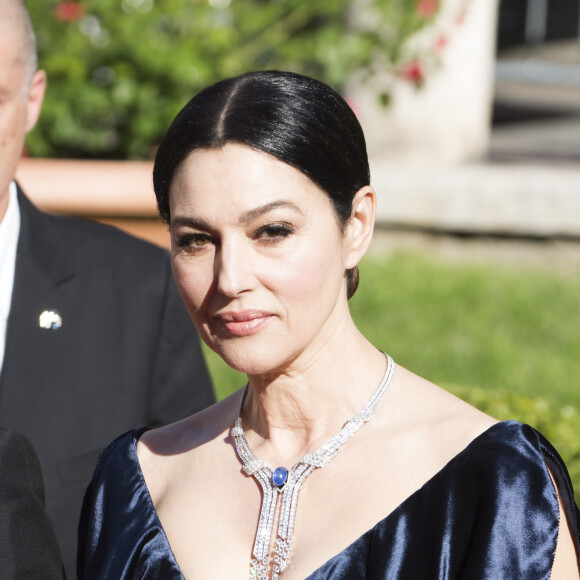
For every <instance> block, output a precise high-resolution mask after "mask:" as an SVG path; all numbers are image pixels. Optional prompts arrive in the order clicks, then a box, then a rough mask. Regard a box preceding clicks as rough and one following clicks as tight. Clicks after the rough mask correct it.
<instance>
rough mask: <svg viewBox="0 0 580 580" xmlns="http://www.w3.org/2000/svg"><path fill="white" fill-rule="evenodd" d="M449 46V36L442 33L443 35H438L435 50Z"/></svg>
mask: <svg viewBox="0 0 580 580" xmlns="http://www.w3.org/2000/svg"><path fill="white" fill-rule="evenodd" d="M446 46H447V37H446V36H445V35H444V34H442V35H441V36H438V37H437V40H435V50H437V51H439V52H440V51H442V50H443V49H444V48H445V47H446Z"/></svg>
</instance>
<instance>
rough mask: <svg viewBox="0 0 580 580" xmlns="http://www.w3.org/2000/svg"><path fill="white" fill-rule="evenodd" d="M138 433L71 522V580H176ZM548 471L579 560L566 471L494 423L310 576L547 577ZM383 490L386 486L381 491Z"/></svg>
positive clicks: (544, 445) (552, 508)
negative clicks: (74, 557) (75, 541)
mask: <svg viewBox="0 0 580 580" xmlns="http://www.w3.org/2000/svg"><path fill="white" fill-rule="evenodd" d="M143 431H144V429H140V430H137V431H132V432H129V433H127V434H125V435H123V436H122V437H120V438H119V439H117V440H116V441H114V442H113V443H111V445H109V447H108V448H107V449H106V450H105V451H104V452H103V454H102V456H101V458H100V460H99V462H98V464H97V467H96V470H95V473H94V475H93V478H92V480H91V483H90V484H89V487H88V489H87V493H86V496H85V501H84V504H83V510H82V514H81V521H80V526H79V554H78V574H79V576H78V577H79V580H93V579H95V580H96V579H105V578H107V579H113V578H114V579H115V580H129V579H131V580H133V579H136V578H139V579H147V580H151V579H161V578H162V579H164V580H173V579H175V580H182V579H183V575H182V574H181V572H180V570H179V566H178V564H177V562H176V561H175V558H174V556H173V553H172V552H171V548H170V546H169V543H168V541H167V537H166V536H165V532H164V531H163V528H162V526H161V523H160V521H159V518H158V517H157V513H156V511H155V508H154V506H153V503H152V501H151V497H150V496H149V492H148V490H147V487H146V485H145V481H144V479H143V475H142V473H141V469H140V467H139V462H138V459H137V454H136V442H137V440H138V439H139V437H140V436H141V434H142V433H143ZM548 467H549V469H550V471H551V473H552V474H553V476H554V478H555V480H556V482H557V485H558V490H559V493H560V497H561V499H562V501H563V503H564V507H565V511H566V515H567V518H568V522H569V523H570V527H571V529H572V534H573V535H574V537H575V541H576V549H577V553H578V552H579V550H580V531H579V515H580V514H579V512H578V508H577V507H576V504H575V503H574V497H573V492H572V485H571V483H570V478H569V476H568V473H567V471H566V468H565V466H564V464H563V462H562V460H561V459H560V457H559V455H558V454H557V452H556V451H555V450H554V448H553V447H552V446H551V445H550V443H549V442H548V441H546V439H544V438H543V437H542V435H540V434H539V433H538V432H537V431H535V430H534V429H532V428H531V427H529V426H528V425H523V424H521V423H518V422H516V421H506V422H503V423H497V424H496V425H494V426H492V427H491V428H489V429H488V430H487V431H485V432H484V433H483V434H481V435H480V436H479V437H477V438H476V439H475V440H474V441H472V442H471V443H470V444H469V445H468V446H467V447H466V448H465V449H464V450H463V451H461V452H460V453H459V454H458V455H456V456H455V457H454V458H453V459H452V460H451V461H449V463H447V464H446V465H445V466H444V467H443V468H442V469H441V471H439V472H438V473H437V474H436V475H435V476H433V477H432V478H431V479H430V480H429V481H427V483H425V484H424V485H423V487H422V488H421V489H419V490H418V491H416V492H415V493H414V494H412V495H411V496H410V497H409V498H407V499H406V500H405V501H404V502H403V503H402V504H401V505H400V506H399V507H398V508H396V509H395V510H394V511H393V512H391V513H390V514H389V515H388V516H387V517H385V518H384V519H383V520H381V521H380V522H379V523H378V524H376V525H375V526H374V527H373V528H372V529H370V530H369V531H368V532H366V533H365V534H364V535H362V536H361V537H360V538H358V539H357V540H356V541H354V542H353V543H352V544H351V545H350V546H348V547H347V548H346V549H345V550H343V551H342V552H340V553H339V554H337V555H336V556H334V557H333V558H331V559H330V560H329V561H328V562H326V563H325V564H324V565H323V566H321V567H320V568H318V569H317V570H316V571H315V572H313V573H312V574H311V575H310V576H309V577H308V580H323V579H325V580H326V579H332V580H356V579H363V578H367V579H377V580H378V579H384V580H387V579H389V580H391V579H397V580H403V579H404V580H421V579H438V580H447V579H451V578H462V579H469V580H471V579H478V580H479V579H489V580H498V579H516V578H518V579H525V580H540V579H545V580H548V579H549V577H550V573H551V568H552V562H553V559H554V553H555V548H556V540H557V537H558V527H559V510H558V499H557V495H556V492H555V490H554V486H553V484H552V482H551V479H550V475H549V473H548ZM385 493H388V490H385Z"/></svg>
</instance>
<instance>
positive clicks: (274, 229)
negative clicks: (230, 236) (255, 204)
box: [254, 224, 294, 241]
mask: <svg viewBox="0 0 580 580" xmlns="http://www.w3.org/2000/svg"><path fill="white" fill-rule="evenodd" d="M293 233H294V229H293V228H291V227H290V226H288V225H286V224H268V225H267V226H262V227H261V228H259V229H258V230H257V231H256V233H255V234H254V237H255V238H257V239H263V240H268V241H276V240H282V239H284V238H287V237H288V236H289V235H291V234H293Z"/></svg>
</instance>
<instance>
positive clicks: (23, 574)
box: [0, 428, 64, 580]
mask: <svg viewBox="0 0 580 580" xmlns="http://www.w3.org/2000/svg"><path fill="white" fill-rule="evenodd" d="M0 578H2V579H3V580H23V579H24V578H27V579H28V578H30V579H37V578H38V579H40V578H42V579H43V580H56V579H60V580H62V578H64V571H63V566H62V559H61V557H60V552H59V549H58V543H57V541H56V536H55V533H54V530H53V529H52V525H51V523H50V520H49V518H48V515H47V514H46V511H45V510H44V489H43V487H42V474H41V472H40V464H39V463H38V458H37V457H36V453H34V449H33V447H32V445H31V444H30V441H28V439H27V438H26V437H25V436H24V435H23V434H22V433H18V432H17V431H13V430H11V429H5V428H0Z"/></svg>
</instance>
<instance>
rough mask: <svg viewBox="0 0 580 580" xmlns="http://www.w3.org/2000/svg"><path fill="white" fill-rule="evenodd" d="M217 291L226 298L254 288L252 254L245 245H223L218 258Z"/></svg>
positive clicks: (234, 243)
mask: <svg viewBox="0 0 580 580" xmlns="http://www.w3.org/2000/svg"><path fill="white" fill-rule="evenodd" d="M216 277H217V289H218V291H219V292H221V293H222V294H223V295H225V296H229V297H234V296H237V295H239V294H241V293H242V292H247V291H249V290H251V289H252V288H253V281H254V280H255V276H254V274H253V272H252V260H251V256H250V252H249V251H248V249H247V248H245V246H244V244H243V243H239V242H237V243H236V242H234V241H233V240H232V241H229V242H226V243H222V246H221V248H220V249H219V251H218V254H217V256H216Z"/></svg>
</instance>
